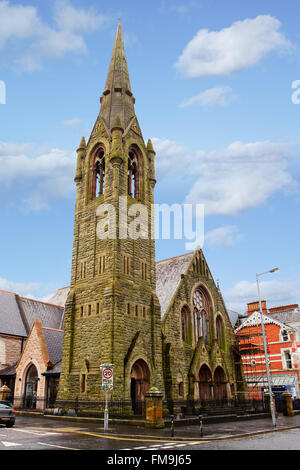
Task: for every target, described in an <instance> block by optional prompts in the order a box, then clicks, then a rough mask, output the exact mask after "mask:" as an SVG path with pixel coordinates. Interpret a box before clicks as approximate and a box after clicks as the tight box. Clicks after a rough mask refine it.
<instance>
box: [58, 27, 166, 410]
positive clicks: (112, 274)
mask: <svg viewBox="0 0 300 470" xmlns="http://www.w3.org/2000/svg"><path fill="white" fill-rule="evenodd" d="M100 102H101V107H100V113H99V116H98V118H97V120H96V123H95V125H94V128H93V130H92V133H91V136H90V138H89V140H88V141H87V143H86V141H85V139H84V138H82V140H81V143H80V145H79V148H78V150H77V155H78V157H77V170H76V175H75V182H76V187H77V195H76V206H75V223H74V242H73V257H72V273H71V289H70V293H69V296H68V299H67V302H66V311H65V335H64V343H63V359H62V371H61V377H60V385H59V391H58V400H68V399H74V398H76V397H78V399H79V400H81V399H82V400H98V399H100V400H102V399H103V397H104V392H103V391H102V389H101V377H100V370H99V366H100V364H103V363H113V364H114V365H115V373H114V391H113V399H121V400H131V401H132V402H135V401H136V402H138V401H140V400H141V401H143V400H144V395H145V393H146V392H147V390H148V388H150V386H151V387H152V386H156V387H157V388H159V389H160V390H161V391H163V377H162V353H161V316H160V305H159V301H158V299H157V296H156V277H155V276H156V272H155V244H154V240H153V239H152V238H151V233H152V232H151V217H150V215H151V206H152V204H153V201H154V196H153V192H154V186H155V170H154V157H155V152H154V150H153V147H152V143H151V141H150V140H149V141H148V144H147V146H146V145H145V142H144V139H143V136H142V132H141V129H140V126H139V123H138V120H137V117H136V115H135V110H134V103H135V98H134V97H133V94H132V91H131V86H130V80H129V74H128V68H127V62H126V57H125V51H124V44H123V37H122V30H121V24H120V22H119V24H118V29H117V34H116V39H115V44H114V49H113V54H112V58H111V62H110V66H109V71H108V75H107V80H106V84H105V88H104V91H103V94H102V96H101V98H100ZM141 214H142V215H145V214H148V215H149V217H148V219H146V224H145V223H144V224H143V222H141V219H140V217H141ZM143 220H145V219H144V218H143ZM121 221H122V223H121ZM124 224H125V225H124Z"/></svg>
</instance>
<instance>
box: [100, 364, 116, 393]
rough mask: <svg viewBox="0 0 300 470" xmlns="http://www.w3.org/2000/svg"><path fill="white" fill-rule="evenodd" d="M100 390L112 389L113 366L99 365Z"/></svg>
mask: <svg viewBox="0 0 300 470" xmlns="http://www.w3.org/2000/svg"><path fill="white" fill-rule="evenodd" d="M100 369H101V376H102V388H103V389H104V390H112V389H113V388H114V365H113V364H101V366H100Z"/></svg>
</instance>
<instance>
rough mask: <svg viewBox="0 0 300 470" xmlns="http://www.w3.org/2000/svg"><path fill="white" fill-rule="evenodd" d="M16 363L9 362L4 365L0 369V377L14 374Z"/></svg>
mask: <svg viewBox="0 0 300 470" xmlns="http://www.w3.org/2000/svg"><path fill="white" fill-rule="evenodd" d="M16 365H17V363H16V362H15V363H14V364H11V365H10V366H7V367H5V368H4V369H2V370H1V371H0V377H8V376H14V375H16Z"/></svg>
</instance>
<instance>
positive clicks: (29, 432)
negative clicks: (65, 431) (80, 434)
mask: <svg viewBox="0 0 300 470" xmlns="http://www.w3.org/2000/svg"><path fill="white" fill-rule="evenodd" d="M14 431H19V432H24V433H26V434H33V435H34V436H52V435H54V434H61V433H59V432H49V431H46V432H43V431H34V430H31V431H30V430H28V429H17V428H15V429H14Z"/></svg>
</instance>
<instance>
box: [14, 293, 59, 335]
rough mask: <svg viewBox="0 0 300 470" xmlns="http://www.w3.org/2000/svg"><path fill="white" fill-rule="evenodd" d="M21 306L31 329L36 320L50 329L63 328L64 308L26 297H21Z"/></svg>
mask: <svg viewBox="0 0 300 470" xmlns="http://www.w3.org/2000/svg"><path fill="white" fill-rule="evenodd" d="M20 304H21V308H22V309H23V312H24V314H25V317H26V320H27V322H28V325H29V328H31V327H32V325H33V323H34V320H35V319H36V318H39V319H40V320H41V322H42V325H43V326H46V327H48V328H56V329H59V328H60V327H61V321H62V316H63V310H64V309H63V307H60V306H58V305H52V304H49V303H46V302H41V301H39V300H33V299H27V298H25V297H20Z"/></svg>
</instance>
